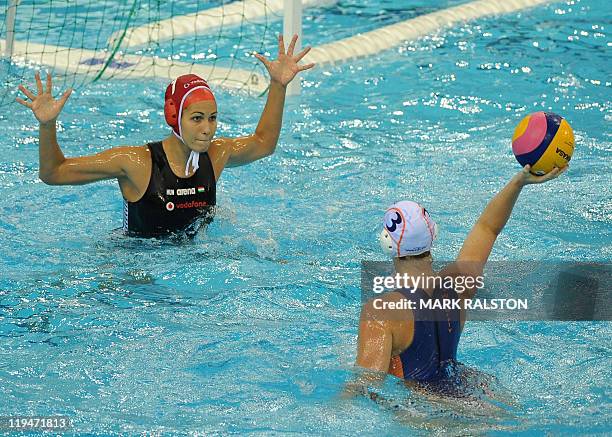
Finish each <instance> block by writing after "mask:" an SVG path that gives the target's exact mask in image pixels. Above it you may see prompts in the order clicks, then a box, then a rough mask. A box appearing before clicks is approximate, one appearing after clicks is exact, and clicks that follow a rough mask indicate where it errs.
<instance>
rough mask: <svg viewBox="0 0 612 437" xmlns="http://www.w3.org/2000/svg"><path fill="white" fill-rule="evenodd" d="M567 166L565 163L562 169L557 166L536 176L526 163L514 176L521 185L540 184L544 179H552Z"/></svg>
mask: <svg viewBox="0 0 612 437" xmlns="http://www.w3.org/2000/svg"><path fill="white" fill-rule="evenodd" d="M568 168H569V165H566V166H565V167H563V168H562V169H559V167H555V168H553V169H552V170H551V171H549V172H548V173H546V174H545V175H543V176H536V175H534V174H532V173H531V172H530V171H529V170H530V169H531V166H530V165H529V164H527V165H526V166H525V167H523V169H522V170H521V171H520V172H519V173H518V174H517V175H516V176H514V177H515V178H516V179H517V180H518V181H519V182H520V183H521V185H529V184H541V183H544V182H546V181H550V180H552V179H555V178H557V177H558V176H559V175H561V174H562V173H564V172H565V171H566V170H567V169H568Z"/></svg>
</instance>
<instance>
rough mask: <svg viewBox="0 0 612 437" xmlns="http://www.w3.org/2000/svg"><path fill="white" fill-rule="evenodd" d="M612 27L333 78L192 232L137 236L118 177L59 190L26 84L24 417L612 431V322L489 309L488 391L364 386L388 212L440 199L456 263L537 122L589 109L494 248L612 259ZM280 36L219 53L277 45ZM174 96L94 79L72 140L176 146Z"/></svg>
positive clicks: (7, 212) (5, 399)
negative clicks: (522, 318)
mask: <svg viewBox="0 0 612 437" xmlns="http://www.w3.org/2000/svg"><path fill="white" fill-rule="evenodd" d="M24 3H25V4H26V5H27V4H29V3H31V2H29V3H28V2H24ZM185 3H186V2H185ZM219 3H220V2H216V3H215V4H219ZM458 3H460V2H425V1H410V2H406V6H404V7H398V6H397V2H391V1H386V2H374V1H371V0H368V1H365V2H353V1H343V2H339V3H338V4H337V5H336V6H332V7H327V8H321V9H319V10H318V11H317V13H316V16H315V18H309V19H308V20H307V21H306V24H305V37H304V40H305V42H307V43H312V44H320V43H324V42H328V41H331V40H333V39H334V38H337V37H344V36H349V35H350V34H352V33H354V32H360V31H365V30H370V29H372V28H374V27H377V26H378V25H382V24H388V23H391V22H397V21H400V20H402V19H406V18H411V17H413V16H416V15H419V14H421V13H426V12H430V11H431V10H434V9H436V8H440V7H445V6H449V5H455V4H458ZM199 6H200V7H202V4H200V5H199ZM33 15H35V14H33ZM54 17H55V18H53V20H60V17H61V19H63V16H62V15H61V14H58V15H57V16H54ZM1 18H2V19H3V18H4V17H1ZM37 19H38V18H37ZM47 19H48V18H47ZM611 19H612V15H611V12H610V8H609V7H608V3H607V1H605V0H591V1H585V0H583V1H577V0H574V1H568V2H558V3H553V4H551V5H548V6H545V7H539V8H536V9H533V10H530V11H526V12H523V13H520V14H510V15H505V16H502V17H496V18H488V19H482V20H478V21H474V22H471V23H467V24H462V25H459V26H456V27H454V28H452V29H447V30H445V31H442V32H440V33H438V34H435V35H432V36H428V37H426V38H423V39H421V40H419V41H416V42H410V43H406V44H404V45H402V46H400V47H398V48H395V49H391V50H388V51H385V52H383V53H380V54H379V55H377V56H375V57H372V58H367V59H362V60H357V61H353V62H351V63H347V64H342V65H338V66H334V67H323V68H318V69H315V70H313V71H312V72H308V73H307V74H305V75H304V82H303V85H304V89H303V94H302V95H301V96H300V97H299V98H291V99H289V100H288V101H287V105H286V110H285V118H284V128H283V132H282V135H281V139H280V142H279V145H278V148H277V150H276V153H275V154H274V155H273V156H272V157H270V158H267V159H264V160H262V161H259V162H257V163H254V164H252V165H249V166H245V167H240V168H232V169H226V170H225V172H224V173H223V176H222V178H221V180H220V183H219V187H218V199H217V203H218V205H219V208H218V211H217V215H216V218H215V221H214V222H213V223H212V224H211V225H210V226H209V227H208V229H207V230H206V231H205V232H202V233H200V234H199V235H198V237H197V238H196V239H195V240H193V241H187V242H180V243H176V242H168V241H157V240H152V241H146V240H144V241H143V240H139V239H131V238H125V237H123V236H121V234H120V233H119V232H118V231H117V230H116V229H117V228H119V227H120V226H121V219H122V200H121V196H120V193H119V190H118V189H117V184H116V182H113V181H108V182H103V183H97V184H92V185H84V186H79V187H69V186H64V187H51V186H46V185H45V184H43V183H42V182H41V181H40V180H39V179H38V176H37V170H38V149H37V125H36V123H35V120H34V117H33V116H32V115H31V114H30V113H28V111H27V110H25V108H22V107H20V106H18V105H16V104H14V103H9V99H8V98H7V99H6V100H4V101H3V104H4V111H2V113H0V126H1V129H0V140H1V143H2V144H4V153H3V159H2V161H0V193H1V195H2V198H3V203H2V206H1V207H0V208H1V214H0V241H2V249H1V257H0V268H1V269H2V271H3V274H2V275H1V276H0V335H1V336H2V343H3V347H2V348H1V349H0V412H1V414H0V415H4V416H7V415H50V414H64V415H68V416H70V417H71V418H72V420H73V422H74V431H75V432H77V433H101V434H116V433H120V432H124V433H128V434H136V433H140V432H143V431H148V432H151V431H162V432H163V433H167V434H187V433H195V432H198V433H200V435H202V434H206V435H209V434H211V435H212V434H245V433H252V434H254V435H287V434H303V435H306V434H313V435H329V434H334V435H372V434H374V433H377V434H385V435H387V434H397V435H405V434H411V435H412V434H415V435H421V434H422V435H430V434H440V435H442V434H444V435H447V434H450V435H466V434H489V435H505V434H509V433H515V432H520V433H522V435H542V434H546V433H548V434H550V435H575V434H578V433H589V434H597V433H601V434H605V433H610V431H611V429H612V423H611V422H612V405H611V394H612V391H611V388H610V380H611V376H612V375H611V373H612V371H611V369H612V366H611V364H612V352H611V349H610V341H609V339H610V336H611V334H612V328H611V326H610V324H609V323H608V322H574V323H561V322H523V323H513V322H473V323H470V322H468V323H467V325H466V328H465V331H464V333H463V338H462V341H461V343H460V346H459V359H460V361H461V362H462V363H464V364H465V366H467V368H468V369H470V372H471V373H472V374H473V375H475V376H473V375H472V377H471V378H472V379H474V380H476V381H480V382H482V383H486V384H488V385H489V386H490V387H491V392H489V393H486V394H484V395H482V396H475V395H474V396H470V397H466V398H465V399H455V398H449V399H438V398H430V397H428V396H427V395H425V394H421V393H419V392H410V391H409V390H407V389H406V388H404V387H402V386H400V385H398V384H397V380H394V379H393V378H388V379H387V381H386V384H385V386H384V387H382V388H380V389H379V390H380V392H381V395H382V397H383V398H384V399H386V401H384V402H373V401H371V400H370V399H366V398H356V399H352V400H344V399H341V396H340V394H341V391H342V388H343V387H344V384H345V383H346V382H347V381H349V380H351V379H352V378H353V375H354V369H353V363H354V360H355V348H356V346H355V345H356V337H357V319H358V316H359V310H360V305H361V300H360V288H359V286H360V262H361V260H381V259H383V258H382V254H381V253H380V249H379V246H378V241H377V232H378V229H379V225H380V220H381V217H382V212H383V211H384V209H385V208H386V207H387V206H388V205H389V204H390V203H392V202H394V201H396V200H399V199H404V198H407V199H413V200H417V201H419V202H420V203H422V204H423V205H424V206H425V207H426V208H427V209H428V211H429V212H430V214H431V216H432V218H433V219H434V220H436V221H437V223H438V224H439V226H440V234H439V239H438V241H437V243H436V246H435V249H434V251H433V255H434V257H435V258H436V259H452V258H453V257H454V256H455V255H456V254H457V251H458V250H459V248H460V246H461V244H462V242H463V240H464V238H465V236H466V235H467V232H468V230H469V228H470V226H471V225H472V224H473V223H474V221H475V220H476V219H477V217H478V215H479V213H480V212H481V211H482V209H483V207H484V206H485V204H486V202H487V201H488V200H489V199H490V198H491V197H492V196H493V195H494V194H495V193H496V192H497V191H499V190H500V189H501V187H502V186H503V185H504V184H505V182H506V181H508V180H509V179H510V178H511V177H512V176H513V175H514V174H515V173H516V172H517V171H518V170H519V169H520V167H519V165H518V163H517V162H516V161H515V159H514V157H513V156H512V153H511V148H510V137H511V135H512V132H513V129H514V126H515V125H516V123H518V121H519V120H520V119H521V118H522V117H524V116H525V115H527V114H528V113H530V112H533V111H539V110H545V111H553V112H557V113H560V114H562V115H563V116H565V117H566V118H567V120H568V121H569V122H570V124H571V125H572V126H573V128H574V132H575V135H576V140H577V145H576V151H575V154H574V157H573V159H572V161H571V168H570V171H569V172H568V173H567V174H566V175H564V176H563V177H561V178H559V179H558V180H555V181H553V182H550V183H547V184H544V185H539V186H530V187H526V188H525V190H524V192H523V193H522V195H521V198H520V199H519V201H518V203H517V206H516V208H515V212H514V214H513V216H512V219H511V220H510V222H509V223H508V225H507V227H506V229H505V230H504V232H503V234H502V235H501V236H500V238H499V239H498V242H497V243H496V246H495V249H494V250H493V254H492V257H491V259H495V260H509V261H512V260H530V259H531V260H547V261H559V262H561V261H572V260H578V261H583V262H584V261H598V262H610V259H611V258H612V245H611V235H610V230H611V229H612V227H611V226H610V224H611V222H612V184H611V183H610V182H611V178H610V175H611V174H612V160H611V159H610V152H611V151H612V138H611V135H610V130H609V129H607V127H608V126H609V123H610V121H611V117H612V116H611V113H610V100H611V92H610V88H611V83H610V78H609V75H608V74H607V71H609V70H610V61H609V55H608V52H609V46H610V42H609V37H608V35H607V29H606V26H607V25H608V23H610V21H611ZM56 24H57V23H56ZM260 25H261V24H253V26H260ZM275 26H277V27H278V29H280V24H279V23H274V24H270V25H269V26H264V27H266V29H268V30H267V33H266V37H265V38H264V40H263V42H262V41H260V39H257V40H254V41H253V42H252V43H251V42H250V41H248V39H245V38H243V39H241V40H240V41H237V40H236V41H234V42H233V44H231V37H228V38H229V41H230V42H227V41H225V40H222V42H221V43H219V44H220V45H221V46H227V47H233V46H239V47H245V48H248V47H250V46H253V47H255V48H259V47H260V45H261V46H262V47H263V46H265V48H266V49H267V50H269V51H270V52H272V53H274V31H275V29H276V27H275ZM349 26H351V27H349ZM109 33H110V31H109ZM92 38H93V36H92ZM236 38H238V37H236ZM34 39H35V38H34ZM90 42H91V41H90ZM91 43H92V44H93V42H91ZM176 44H180V42H176ZM190 44H191V47H193V46H194V43H193V41H191V43H190ZM166 49H168V48H167V47H166ZM235 50H239V49H235ZM2 71H3V74H4V75H5V76H6V75H8V76H6V81H8V82H10V83H14V82H16V81H18V80H20V77H21V75H26V74H32V73H33V70H26V69H23V68H22V67H19V68H17V67H14V66H11V67H10V68H9V66H8V64H6V62H5V63H4V64H3V65H2ZM7 71H8V73H6V72H7ZM64 83H67V82H64ZM76 83H78V82H76ZM60 85H61V84H60ZM164 87H165V83H164V82H163V81H157V80H152V81H148V80H147V81H141V80H134V81H98V82H95V83H90V84H87V86H81V87H79V88H78V89H77V91H76V92H75V93H74V94H73V96H72V97H71V98H70V100H69V102H68V104H67V106H66V107H65V109H64V111H63V113H62V115H61V118H60V132H59V139H60V144H61V145H62V147H63V150H64V153H65V154H66V155H67V156H78V155H84V154H90V153H96V152H99V151H101V150H104V149H106V148H108V147H111V146H117V145H140V144H144V143H145V142H148V141H155V140H160V139H162V138H164V136H165V135H167V134H168V128H167V126H166V125H165V123H164V120H163V113H162V97H163V94H162V93H163V90H164ZM216 92H217V95H218V97H217V100H218V103H219V111H220V115H219V129H218V135H220V136H238V135H243V134H248V133H250V132H253V130H254V129H255V126H256V124H257V121H258V118H259V115H260V113H261V109H262V108H263V104H264V102H265V100H264V99H265V97H261V98H257V97H253V96H245V95H243V94H240V93H236V92H227V91H224V90H216ZM483 381H484V382H483ZM500 399H501V401H500Z"/></svg>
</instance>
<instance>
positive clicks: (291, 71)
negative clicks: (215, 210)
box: [223, 35, 314, 167]
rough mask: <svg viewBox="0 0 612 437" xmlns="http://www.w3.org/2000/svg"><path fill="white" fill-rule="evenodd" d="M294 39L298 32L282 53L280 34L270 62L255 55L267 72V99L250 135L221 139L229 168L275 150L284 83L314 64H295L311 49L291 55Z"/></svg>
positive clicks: (279, 126)
mask: <svg viewBox="0 0 612 437" xmlns="http://www.w3.org/2000/svg"><path fill="white" fill-rule="evenodd" d="M297 38H298V37H297V35H294V36H293V39H292V40H291V43H290V44H289V47H288V48H287V52H286V53H285V42H284V40H283V36H282V35H279V37H278V59H276V60H275V61H269V60H268V59H266V58H265V57H264V56H262V55H260V54H256V55H255V57H256V58H257V59H259V60H260V61H261V62H262V63H263V64H264V66H265V67H266V69H267V70H268V73H269V74H270V90H269V92H268V100H267V101H266V106H265V107H264V110H263V113H262V114H261V118H260V119H259V123H258V124H257V128H256V129H255V133H254V134H253V135H249V136H246V137H240V138H225V139H223V141H224V147H223V148H224V149H225V150H227V151H228V152H227V153H229V156H228V160H227V166H228V167H236V166H239V165H244V164H248V163H250V162H253V161H256V160H258V159H261V158H264V157H266V156H269V155H271V154H272V153H274V150H275V148H276V143H277V142H278V138H279V136H280V131H281V126H282V123H283V108H284V106H285V93H286V91H287V85H288V84H289V82H291V81H292V80H293V78H295V76H296V75H297V74H298V73H299V72H301V71H304V70H308V69H310V68H312V67H314V64H307V65H303V66H300V65H298V62H300V60H302V58H303V57H304V56H306V54H307V53H308V52H309V51H310V47H307V48H305V49H304V50H302V51H301V52H300V53H298V54H297V55H295V56H294V54H293V52H294V49H295V44H296V42H297Z"/></svg>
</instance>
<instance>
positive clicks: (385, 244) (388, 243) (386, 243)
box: [378, 228, 396, 257]
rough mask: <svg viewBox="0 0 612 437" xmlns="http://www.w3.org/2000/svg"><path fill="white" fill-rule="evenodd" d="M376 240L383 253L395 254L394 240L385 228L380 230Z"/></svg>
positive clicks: (391, 255)
mask: <svg viewBox="0 0 612 437" xmlns="http://www.w3.org/2000/svg"><path fill="white" fill-rule="evenodd" d="M378 242H379V243H380V247H381V249H382V250H383V252H384V254H385V255H387V256H390V257H393V256H395V255H396V251H395V249H394V245H395V244H394V242H393V240H392V239H391V237H390V236H389V232H387V230H386V229H385V228H383V229H382V231H380V234H379V235H378Z"/></svg>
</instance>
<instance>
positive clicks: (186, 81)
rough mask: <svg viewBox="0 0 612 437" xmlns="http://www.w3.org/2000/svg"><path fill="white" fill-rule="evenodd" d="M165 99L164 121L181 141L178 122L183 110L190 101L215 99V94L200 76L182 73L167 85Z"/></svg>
mask: <svg viewBox="0 0 612 437" xmlns="http://www.w3.org/2000/svg"><path fill="white" fill-rule="evenodd" d="M165 100H166V103H165V105H164V115H165V116H166V123H168V125H169V126H170V127H171V128H172V131H173V132H174V134H175V135H176V136H177V137H178V138H179V139H180V140H181V141H183V136H182V132H181V123H180V120H181V115H182V114H183V110H184V109H187V107H188V106H189V105H191V104H192V103H196V102H200V101H202V100H212V101H215V96H214V95H213V93H212V90H211V89H210V86H208V83H206V81H205V80H204V79H202V78H201V77H200V76H198V75H195V74H184V75H182V76H179V77H177V78H176V79H175V80H174V81H172V83H171V84H170V85H168V87H167V88H166V96H165Z"/></svg>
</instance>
